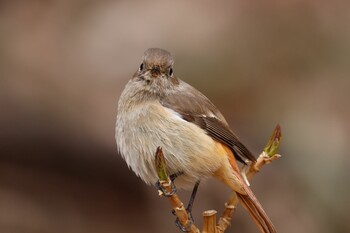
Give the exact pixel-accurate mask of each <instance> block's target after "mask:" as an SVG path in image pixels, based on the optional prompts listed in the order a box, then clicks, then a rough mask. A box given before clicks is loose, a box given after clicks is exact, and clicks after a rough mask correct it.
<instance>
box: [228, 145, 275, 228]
mask: <svg viewBox="0 0 350 233" xmlns="http://www.w3.org/2000/svg"><path fill="white" fill-rule="evenodd" d="M223 147H224V149H225V151H226V152H227V154H228V160H229V163H230V165H231V167H232V169H233V173H234V174H235V176H236V177H237V178H238V179H239V180H240V184H241V185H242V186H243V189H244V191H245V193H244V194H242V193H239V192H237V191H238V190H237V191H236V194H237V196H238V198H239V199H240V201H241V203H242V204H243V206H244V208H245V209H246V210H247V211H248V213H249V214H250V216H251V217H252V218H253V220H254V221H255V223H256V225H257V226H258V227H259V229H260V231H261V232H262V233H276V232H277V231H276V228H275V227H274V225H273V223H272V222H271V220H270V219H269V217H268V216H267V214H266V213H265V211H264V209H263V208H262V206H261V204H260V203H259V201H258V199H257V198H256V197H255V195H254V194H253V192H252V190H251V189H250V188H249V187H248V185H247V184H246V183H245V181H244V180H243V178H242V176H241V174H240V172H239V168H238V165H237V163H236V160H235V158H234V156H233V153H232V151H231V150H230V149H229V148H228V147H226V146H223ZM224 182H225V181H224ZM226 182H227V181H226Z"/></svg>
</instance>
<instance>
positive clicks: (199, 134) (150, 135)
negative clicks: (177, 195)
mask: <svg viewBox="0 0 350 233" xmlns="http://www.w3.org/2000/svg"><path fill="white" fill-rule="evenodd" d="M116 118H117V119H116V126H115V139H116V143H117V148H118V151H119V153H120V154H121V156H122V158H123V159H124V160H125V162H126V163H127V165H128V167H129V168H130V169H131V170H132V171H133V172H134V173H135V174H136V175H137V176H138V177H140V178H141V179H142V180H143V181H144V182H145V183H146V184H149V185H151V184H155V183H156V182H157V180H158V176H157V173H156V168H155V151H156V150H157V148H158V147H161V148H162V149H163V153H164V158H165V162H166V168H167V170H168V172H169V174H172V175H173V177H175V178H176V181H175V182H176V187H177V188H181V189H191V188H193V187H194V189H193V190H194V191H193V193H192V194H194V196H195V193H196V191H197V188H198V185H199V183H200V181H202V180H205V179H208V178H210V177H214V178H216V179H218V180H219V181H221V182H223V183H224V184H225V185H226V186H228V188H230V189H231V190H232V191H234V192H235V193H236V194H237V196H238V198H239V200H240V201H241V203H242V204H243V206H244V207H245V209H246V210H247V211H248V212H249V214H250V215H251V217H252V218H253V220H254V221H255V223H256V224H257V226H258V228H259V230H260V231H261V232H263V233H275V232H276V229H275V227H274V225H273V223H272V222H271V220H270V219H269V217H268V216H267V214H266V212H265V211H264V209H263V207H262V206H261V204H260V203H259V201H258V199H257V198H256V197H255V195H254V194H253V192H252V190H251V189H250V187H249V186H248V185H247V183H246V182H245V180H244V178H243V177H242V175H241V172H240V169H239V166H238V164H237V162H240V163H242V164H247V163H249V162H255V161H256V159H255V157H254V156H253V155H252V153H251V152H250V151H249V150H248V149H247V148H246V147H245V146H244V145H243V144H242V143H241V141H240V140H239V139H238V137H237V136H236V135H235V134H234V133H233V131H232V130H231V128H230V126H229V124H228V123H227V121H226V119H225V118H224V116H223V115H222V113H221V112H220V111H219V110H218V108H217V107H216V106H215V105H214V104H213V103H212V102H211V101H210V100H209V99H208V98H207V97H206V96H205V95H204V94H202V93H201V92H200V91H198V90H197V89H195V88H194V87H193V86H191V85H190V84H188V83H186V82H185V81H183V80H181V79H180V78H178V77H176V76H175V74H174V59H173V57H172V55H171V54H170V52H168V51H167V50H164V49H160V48H149V49H147V50H146V51H145V52H144V55H143V57H142V61H141V64H140V66H139V68H138V69H137V71H136V72H135V73H134V75H133V76H132V78H131V79H130V80H129V81H128V83H127V84H126V86H125V88H124V90H123V91H122V93H121V96H120V98H119V101H118V109H117V117H116ZM191 199H192V198H191ZM193 199H194V198H193ZM190 204H191V205H192V203H190ZM190 204H189V205H190Z"/></svg>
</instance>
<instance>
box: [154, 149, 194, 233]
mask: <svg viewBox="0 0 350 233" xmlns="http://www.w3.org/2000/svg"><path fill="white" fill-rule="evenodd" d="M156 170H157V174H158V178H159V186H160V189H161V190H159V195H160V196H166V197H168V200H169V201H170V203H171V207H172V208H173V210H174V213H175V215H176V216H177V217H178V219H179V222H180V224H181V225H182V226H183V227H184V228H186V229H187V231H188V232H190V233H200V231H199V229H198V228H197V227H196V225H194V224H193V223H192V222H191V221H190V219H189V216H188V213H187V211H186V208H185V207H184V204H183V203H182V202H181V200H180V198H179V196H178V195H177V194H176V193H175V192H174V190H176V188H175V186H174V184H173V183H172V182H171V180H170V179H169V176H168V174H167V171H166V166H165V159H164V154H163V150H162V148H161V147H158V148H157V151H156Z"/></svg>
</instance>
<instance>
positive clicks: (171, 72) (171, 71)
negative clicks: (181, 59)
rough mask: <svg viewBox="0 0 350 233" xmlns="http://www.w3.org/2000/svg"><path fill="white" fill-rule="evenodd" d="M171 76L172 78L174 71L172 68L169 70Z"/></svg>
mask: <svg viewBox="0 0 350 233" xmlns="http://www.w3.org/2000/svg"><path fill="white" fill-rule="evenodd" d="M169 75H170V76H172V75H173V69H172V68H170V70H169Z"/></svg>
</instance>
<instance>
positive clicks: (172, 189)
mask: <svg viewBox="0 0 350 233" xmlns="http://www.w3.org/2000/svg"><path fill="white" fill-rule="evenodd" d="M169 184H170V191H169V190H167V189H166V188H165V187H164V186H163V185H161V184H160V182H159V181H157V183H156V184H155V186H156V187H157V189H158V191H159V195H161V196H164V197H171V196H172V195H174V194H175V193H176V191H177V189H176V187H175V185H174V183H173V182H169Z"/></svg>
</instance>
